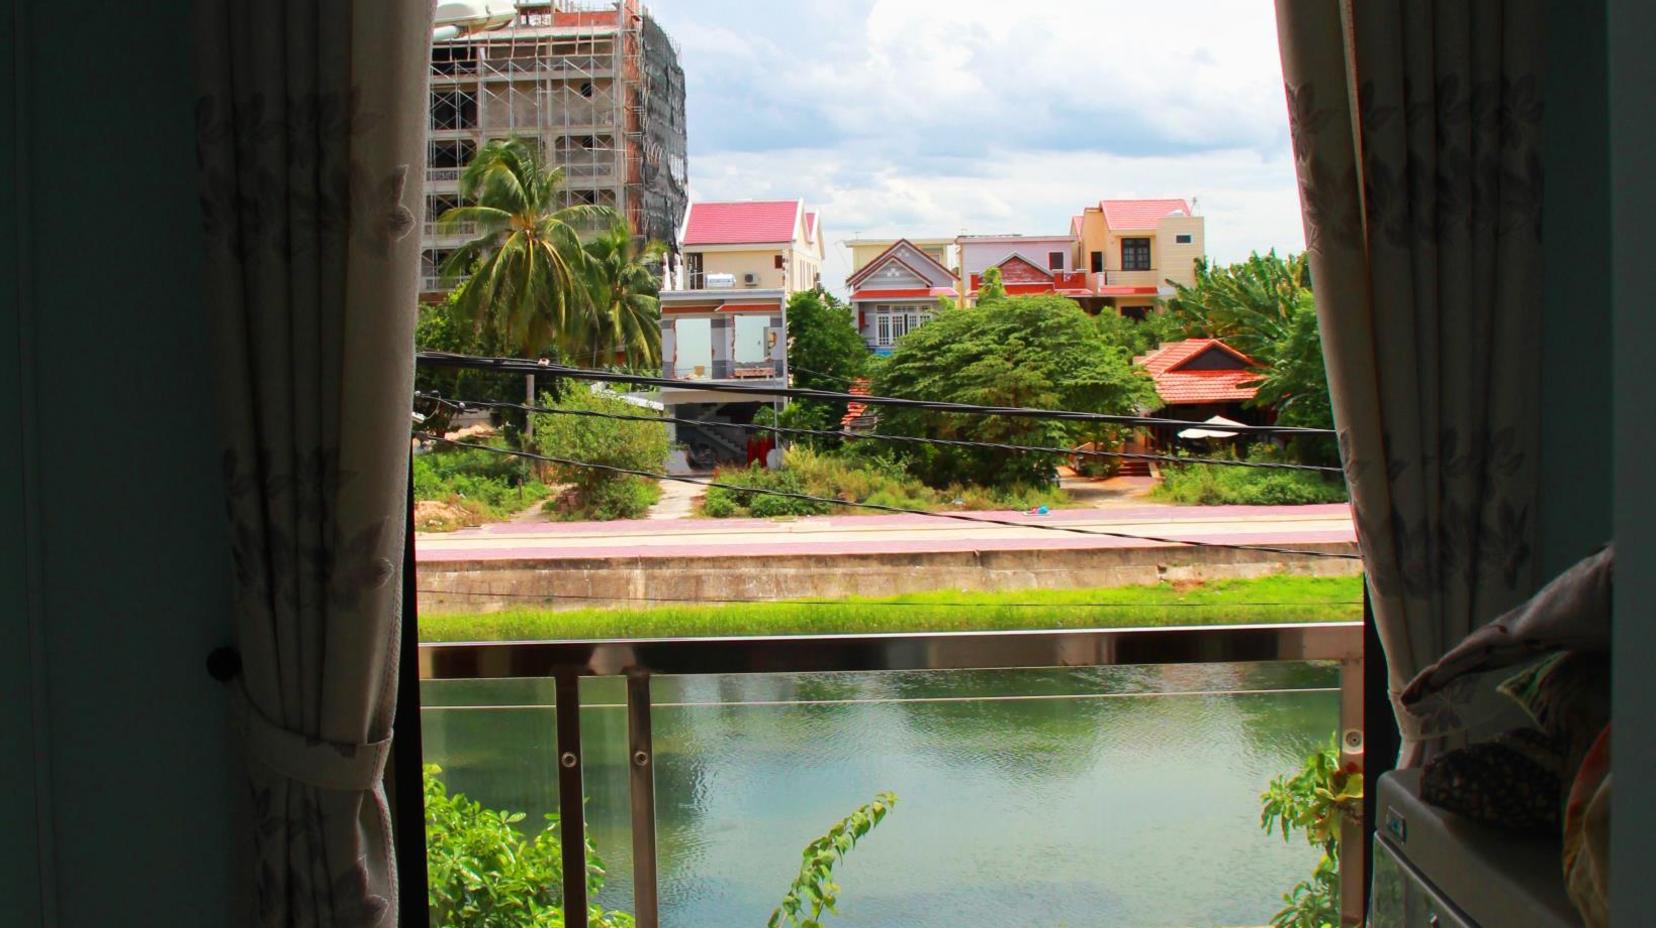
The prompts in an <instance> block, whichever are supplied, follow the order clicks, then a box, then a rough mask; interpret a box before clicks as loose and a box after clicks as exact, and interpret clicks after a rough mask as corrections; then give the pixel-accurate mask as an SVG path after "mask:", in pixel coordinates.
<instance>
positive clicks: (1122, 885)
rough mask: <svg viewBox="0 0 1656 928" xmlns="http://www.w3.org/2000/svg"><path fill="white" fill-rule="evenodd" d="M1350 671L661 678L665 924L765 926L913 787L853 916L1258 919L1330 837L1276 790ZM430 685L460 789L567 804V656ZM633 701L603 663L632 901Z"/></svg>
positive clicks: (616, 859)
mask: <svg viewBox="0 0 1656 928" xmlns="http://www.w3.org/2000/svg"><path fill="white" fill-rule="evenodd" d="M1336 683H1337V672H1336V670H1335V669H1334V668H1333V667H1330V666H1321V665H1310V664H1234V665H1205V666H1199V667H1198V666H1189V667H1159V668H1147V667H1112V668H1099V669H1087V670H1065V671H1045V670H1043V671H985V672H959V671H955V672H936V673H933V672H916V673H863V674H828V675H811V676H750V677H681V678H672V677H666V678H657V680H656V681H655V683H654V693H653V695H654V698H655V701H656V707H655V710H654V727H655V746H656V808H657V812H658V846H659V860H660V867H661V880H660V887H661V901H662V902H661V905H662V909H661V912H662V924H663V925H664V926H671V928H714V926H718V928H724V926H741V925H751V926H755V928H758V926H762V925H763V924H764V923H765V919H766V918H767V917H768V915H769V914H770V911H771V909H772V908H773V907H774V906H775V905H776V902H777V900H778V899H779V898H780V896H781V894H782V892H783V891H784V889H785V888H786V887H787V885H788V883H789V882H790V880H791V879H792V877H793V875H794V873H795V872H796V871H797V869H798V864H799V851H800V849H801V848H802V847H803V846H804V845H805V843H806V842H807V841H809V840H810V839H811V838H812V837H814V836H816V835H817V834H820V833H821V832H822V831H824V830H826V828H827V827H828V826H829V825H830V824H832V823H833V822H834V821H836V820H837V819H839V818H841V817H843V816H844V815H845V814H846V813H848V812H849V811H851V810H852V809H853V808H855V807H857V806H858V805H860V804H862V803H864V802H866V801H868V800H869V799H870V798H871V797H872V796H873V795H874V794H875V793H876V792H879V791H881V790H892V791H894V792H896V793H897V794H898V796H899V803H898V807H897V809H896V811H894V812H893V813H892V815H891V817H890V818H888V819H887V820H886V822H885V823H884V824H883V825H881V826H880V828H879V829H878V830H877V831H876V832H875V833H874V834H873V835H872V836H871V837H870V838H868V839H867V841H866V842H865V843H864V844H863V845H862V846H861V847H859V848H858V849H857V850H856V851H855V852H853V854H852V856H851V858H850V859H849V860H848V861H847V862H846V863H845V864H844V865H843V866H842V868H841V870H840V876H839V878H838V882H839V883H840V884H841V886H842V887H843V893H842V897H841V898H842V904H841V907H840V909H841V915H840V917H839V919H837V923H838V924H841V925H845V926H848V928H849V926H870V928H872V926H883V928H885V926H889V928H959V926H962V925H1019V926H1026V925H1027V926H1042V928H1057V926H1077V928H1079V926H1123V928H1129V926H1130V928H1174V926H1180V928H1183V926H1204V928H1206V926H1231V925H1262V924H1264V923H1265V922H1266V921H1267V920H1268V919H1269V917H1270V915H1271V914H1272V913H1273V912H1275V911H1276V910H1277V909H1278V908H1280V905H1281V903H1280V901H1279V897H1280V896H1281V894H1282V892H1283V891H1284V890H1286V889H1287V888H1288V887H1290V886H1292V885H1293V884H1294V883H1295V882H1296V881H1298V880H1299V879H1301V878H1303V877H1304V876H1305V875H1307V874H1309V872H1310V871H1311V868H1312V867H1313V865H1314V864H1315V861H1316V855H1315V852H1314V851H1312V850H1311V849H1310V848H1308V847H1307V846H1306V845H1305V844H1304V843H1303V842H1300V841H1298V840H1296V841H1295V842H1294V843H1291V844H1284V843H1283V842H1282V840H1281V839H1280V838H1276V837H1270V838H1268V837H1266V836H1265V835H1264V834H1263V833H1261V832H1260V831H1259V828H1258V817H1259V800H1258V796H1259V791H1260V790H1261V789H1262V788H1263V787H1264V785H1265V783H1266V781H1268V780H1269V779H1270V778H1271V777H1272V776H1275V775H1277V774H1279V773H1282V772H1285V771H1287V770H1289V769H1291V768H1293V767H1294V766H1296V765H1297V764H1298V763H1299V761H1300V759H1301V758H1303V757H1304V756H1305V755H1306V754H1307V753H1309V752H1310V751H1312V750H1314V749H1315V748H1316V747H1317V746H1318V745H1320V744H1324V743H1326V742H1327V740H1328V738H1329V737H1330V736H1331V734H1332V733H1333V731H1334V729H1335V726H1336V724H1337V717H1338V716H1337V713H1338V704H1337V695H1336V693H1335V692H1334V690H1333V688H1334V687H1335V686H1336ZM422 696H423V699H424V702H425V707H426V708H425V711H424V712H423V713H422V732H423V735H424V740H425V755H426V759H427V760H428V761H430V762H434V763H437V764H441V765H442V766H443V767H444V770H445V774H444V776H445V779H446V780H447V781H448V783H449V786H450V788H451V789H453V790H458V791H460V792H464V793H466V794H468V795H470V796H472V797H473V798H475V799H478V800H480V801H482V802H483V803H485V804H487V805H490V806H494V807H497V808H507V809H512V810H517V811H526V812H528V813H529V814H530V819H529V821H539V820H540V816H541V815H542V814H543V813H545V812H547V811H554V810H555V809H556V808H557V773H556V771H557V765H556V762H555V748H554V739H553V713H552V709H551V705H552V686H551V682H550V681H539V680H501V681H480V680H460V681H442V682H428V683H424V684H422ZM1032 697H1039V698H1032ZM623 702H624V688H623V685H622V683H621V682H620V681H619V680H611V679H604V680H588V681H584V686H583V690H582V703H583V706H584V707H585V708H583V712H582V726H583V733H584V737H585V743H586V750H587V756H586V762H587V768H586V775H587V780H586V790H587V795H588V796H589V797H590V801H589V805H588V816H589V819H588V820H589V823H590V827H591V828H592V829H593V835H594V838H595V840H596V841H597V843H598V848H599V852H600V853H601V854H602V855H603V857H604V859H605V862H606V864H607V865H608V869H609V872H610V878H609V882H608V884H607V885H606V886H605V888H604V891H603V892H602V893H601V894H600V897H599V898H600V901H601V902H603V903H604V904H605V905H607V906H609V907H611V908H620V909H629V908H630V906H631V902H632V889H631V858H630V853H629V852H630V843H631V842H630V825H629V822H628V813H627V756H626V748H627V744H626V713H625V710H624V709H623V708H622V704H623Z"/></svg>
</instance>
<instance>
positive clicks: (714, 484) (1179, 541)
mask: <svg viewBox="0 0 1656 928" xmlns="http://www.w3.org/2000/svg"><path fill="white" fill-rule="evenodd" d="M414 437H415V438H418V439H420V440H421V441H431V442H438V443H440V444H445V445H449V446H451V447H455V448H471V449H473V450H477V451H489V452H493V453H495V454H504V455H510V456H512V457H517V458H523V459H525V460H530V461H542V462H545V463H547V464H558V465H562V466H564V467H584V468H587V469H589V470H601V471H606V472H608V473H612V474H625V475H627V476H630V477H644V478H646V479H648V480H671V481H674V482H676V483H687V484H690V485H691V486H699V487H708V488H710V489H719V490H730V491H732V492H736V493H752V494H755V495H759V496H775V497H780V498H783V499H797V500H801V501H803V502H809V503H822V504H824V505H829V506H846V507H850V508H852V509H867V510H871V511H874V512H888V513H894V514H897V515H910V516H927V517H930V518H935V519H950V520H953V521H955V522H971V523H974V524H977V525H1002V526H1007V527H1009V528H1033V529H1038V530H1041V531H1051V532H1068V533H1070V534H1074V535H1091V536H1095V537H1104V538H1121V539H1125V540H1128V541H1150V542H1156V543H1158V544H1167V545H1185V546H1189V547H1194V548H1224V549H1227V550H1231V551H1259V552H1263V553H1267V554H1287V555H1292V556H1294V557H1310V558H1326V559H1330V560H1342V561H1357V560H1361V559H1362V558H1361V557H1360V556H1358V555H1355V554H1335V553H1334V552H1331V551H1307V550H1299V549H1294V548H1278V547H1272V546H1270V545H1249V544H1237V543H1232V542H1222V541H1192V540H1190V539H1185V538H1168V537H1164V536H1159V535H1134V534H1132V533H1130V532H1110V531H1105V530H1103V529H1088V528H1082V527H1080V526H1076V525H1052V524H1043V523H1040V522H1014V521H1012V520H1010V519H994V518H988V517H979V516H969V515H963V514H961V513H956V512H928V511H926V510H924V509H909V508H905V507H902V506H887V505H884V504H881V503H868V502H849V501H847V500H843V499H834V498H832V497H827V496H812V495H810V494H808V493H793V492H790V491H788V490H773V489H769V488H760V487H744V486H739V485H737V484H733V483H723V482H720V481H717V480H697V479H696V478H694V477H680V476H677V475H675V474H661V473H656V472H654V471H648V470H640V469H638V468H633V467H618V466H616V465H614V464H599V463H597V462H596V461H576V460H571V459H570V458H560V457H553V456H552V455H546V454H535V453H534V452H531V451H517V450H514V449H511V448H495V447H492V446H490V445H480V444H476V443H475V442H465V441H456V440H454V439H452V438H444V437H442V436H441V435H432V434H430V433H428V432H416V433H414Z"/></svg>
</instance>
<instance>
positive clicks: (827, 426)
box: [781, 288, 870, 431]
mask: <svg viewBox="0 0 1656 928" xmlns="http://www.w3.org/2000/svg"><path fill="white" fill-rule="evenodd" d="M869 358H870V354H869V351H868V346H867V345H865V344H864V343H863V340H862V335H860V334H858V332H857V322H856V318H855V314H854V312H853V310H852V309H851V308H850V307H848V306H846V305H845V304H844V303H842V302H840V301H839V300H838V299H836V298H835V297H834V296H833V295H832V294H830V293H828V292H826V291H824V290H822V289H821V288H818V289H815V290H806V291H803V292H800V293H796V294H794V295H793V296H792V297H789V299H788V371H789V373H790V374H792V376H793V385H794V386H796V387H804V388H806V389H810V390H828V391H831V392H835V393H843V392H845V391H846V389H847V388H848V387H850V386H851V383H852V382H853V381H854V380H856V379H857V378H859V377H862V376H864V375H865V374H866V373H867V372H868V366H869ZM844 417H845V404H844V403H828V402H821V401H818V400H797V401H795V402H792V403H789V404H788V406H787V407H786V408H785V409H784V410H783V412H782V416H781V424H782V425H784V426H787V427H789V428H803V429H817V430H826V431H833V430H834V429H836V428H837V427H838V424H839V421H840V420H841V419H842V418H844Z"/></svg>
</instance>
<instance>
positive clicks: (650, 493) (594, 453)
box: [534, 387, 669, 519]
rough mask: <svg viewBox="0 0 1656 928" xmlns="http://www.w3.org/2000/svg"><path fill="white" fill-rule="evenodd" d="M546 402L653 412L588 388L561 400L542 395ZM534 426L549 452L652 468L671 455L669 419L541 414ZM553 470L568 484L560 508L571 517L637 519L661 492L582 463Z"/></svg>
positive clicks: (567, 406) (575, 409)
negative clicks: (668, 439)
mask: <svg viewBox="0 0 1656 928" xmlns="http://www.w3.org/2000/svg"><path fill="white" fill-rule="evenodd" d="M541 404H542V405H543V406H546V407H549V408H552V409H566V410H571V411H573V412H596V413H608V414H611V415H621V416H648V415H650V413H649V411H648V410H646V409H643V408H641V407H638V406H633V405H632V404H630V403H627V402H626V401H624V400H622V399H620V398H619V397H617V396H614V395H612V394H608V393H594V392H592V391H591V390H588V389H585V388H583V387H571V388H570V389H569V390H567V391H565V392H564V395H563V396H562V397H561V398H557V399H554V398H553V397H551V396H543V397H542V400H541ZM534 425H535V429H534V431H535V437H534V442H535V447H536V449H537V450H538V451H540V453H542V454H545V455H550V456H553V457H558V458H565V459H569V460H572V461H579V462H582V464H604V465H608V466H611V467H621V468H626V469H629V470H643V471H650V472H656V471H659V470H660V469H661V467H662V465H663V463H664V462H665V461H666V460H667V452H668V450H669V446H668V441H667V426H666V423H661V422H645V421H638V420H636V419H603V418H595V417H592V416H583V415H559V414H556V413H539V414H537V415H536V416H535V417H534ZM551 472H552V474H553V477H554V479H556V480H557V481H558V482H560V483H565V484H568V485H569V489H568V490H567V491H566V492H565V494H564V497H563V498H562V499H561V500H560V502H559V505H558V511H559V512H560V513H563V514H565V515H568V516H569V517H570V518H581V519H616V518H623V519H624V518H636V517H638V516H640V515H643V513H644V510H646V509H648V508H649V507H650V506H651V504H653V503H654V502H655V500H656V499H657V498H659V497H660V490H659V489H658V488H655V487H654V484H653V483H650V482H648V481H646V480H643V479H641V478H639V477H636V476H632V475H628V474H618V473H615V472H613V471H607V470H602V469H598V468H593V467H586V466H581V465H579V464H554V465H552V466H551ZM646 484H648V486H649V489H646V488H645V486H646Z"/></svg>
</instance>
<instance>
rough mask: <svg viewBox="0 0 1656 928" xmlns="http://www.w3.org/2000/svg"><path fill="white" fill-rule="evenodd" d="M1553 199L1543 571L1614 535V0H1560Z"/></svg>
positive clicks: (1553, 31)
mask: <svg viewBox="0 0 1656 928" xmlns="http://www.w3.org/2000/svg"><path fill="white" fill-rule="evenodd" d="M1547 15H1548V20H1549V21H1548V24H1547V43H1548V48H1549V51H1550V54H1549V58H1550V60H1549V62H1548V74H1547V90H1546V101H1545V106H1546V110H1545V112H1546V117H1545V129H1544V131H1545V139H1544V145H1545V153H1544V157H1545V159H1546V170H1547V177H1546V187H1545V193H1544V199H1543V201H1542V217H1543V219H1542V240H1543V241H1542V245H1543V248H1544V251H1545V254H1546V263H1545V266H1544V269H1543V285H1542V299H1543V304H1542V305H1543V310H1542V312H1543V315H1542V323H1541V329H1542V330H1541V344H1542V357H1543V359H1544V362H1545V363H1543V364H1542V365H1541V370H1540V377H1541V397H1542V399H1541V402H1542V407H1541V415H1542V420H1541V421H1542V432H1541V445H1542V447H1541V461H1540V464H1541V485H1542V486H1544V487H1546V488H1547V491H1546V492H1545V493H1544V494H1542V497H1541V505H1540V514H1539V518H1538V520H1537V524H1538V529H1539V539H1540V550H1539V551H1538V552H1537V556H1538V559H1539V562H1540V566H1541V571H1542V575H1543V576H1546V577H1550V576H1553V575H1554V574H1557V573H1558V572H1559V571H1561V570H1563V569H1564V568H1566V567H1568V566H1569V565H1571V564H1573V563H1575V562H1576V561H1578V560H1580V559H1581V558H1582V557H1584V556H1586V555H1587V554H1589V553H1591V552H1592V551H1594V550H1596V549H1597V548H1598V546H1599V545H1602V544H1603V543H1604V542H1605V541H1607V540H1609V538H1610V532H1611V527H1610V513H1611V509H1612V507H1613V500H1612V486H1613V485H1612V482H1611V467H1610V454H1611V434H1610V425H1611V424H1610V396H1611V383H1610V378H1611V367H1610V325H1611V313H1610V238H1609V236H1610V229H1609V224H1608V222H1607V221H1606V217H1608V215H1609V211H1610V178H1609V170H1608V169H1609V163H1610V156H1609V138H1608V127H1609V111H1608V96H1607V90H1608V87H1607V85H1606V81H1605V76H1606V65H1605V60H1604V55H1605V32H1604V0H1550V2H1549V3H1548V10H1547Z"/></svg>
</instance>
